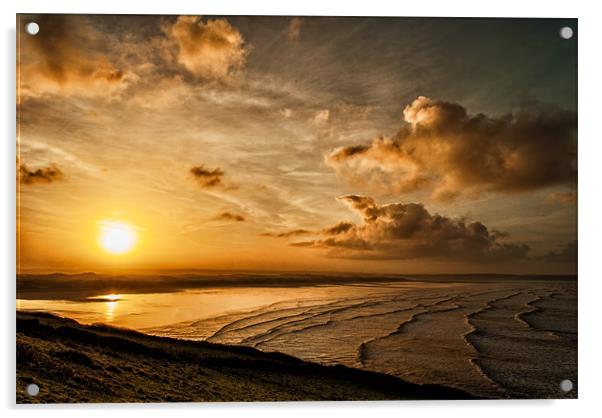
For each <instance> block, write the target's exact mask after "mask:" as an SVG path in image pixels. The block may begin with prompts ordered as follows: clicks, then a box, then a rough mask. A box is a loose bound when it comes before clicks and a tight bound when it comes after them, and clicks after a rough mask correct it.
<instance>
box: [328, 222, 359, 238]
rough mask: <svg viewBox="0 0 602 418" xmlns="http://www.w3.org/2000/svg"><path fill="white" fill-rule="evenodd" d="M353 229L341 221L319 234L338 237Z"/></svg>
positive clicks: (352, 226)
mask: <svg viewBox="0 0 602 418" xmlns="http://www.w3.org/2000/svg"><path fill="white" fill-rule="evenodd" d="M354 227H355V225H354V224H352V223H351V222H346V221H342V222H339V223H338V224H336V225H334V226H331V227H329V228H325V229H323V230H322V231H321V232H322V234H324V235H339V234H344V233H345V232H347V231H349V230H351V229H353V228H354Z"/></svg>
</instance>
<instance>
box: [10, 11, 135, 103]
mask: <svg viewBox="0 0 602 418" xmlns="http://www.w3.org/2000/svg"><path fill="white" fill-rule="evenodd" d="M20 18H21V23H22V24H21V25H20V27H21V28H22V27H23V26H24V23H25V22H28V21H31V20H33V21H35V22H37V23H38V24H39V25H40V32H39V34H38V35H36V36H30V35H27V34H25V33H20V34H19V40H20V43H21V44H20V48H19V53H20V57H19V70H18V71H19V76H20V77H19V79H20V85H19V88H20V92H21V94H23V95H25V96H38V95H41V94H44V93H51V94H74V95H82V96H105V97H106V96H110V95H111V94H112V93H117V92H119V91H121V90H122V89H123V88H124V87H126V86H127V83H128V81H131V79H132V77H133V75H132V74H129V73H128V72H126V71H124V70H123V69H122V68H120V67H119V66H117V64H116V63H115V62H113V60H112V59H111V57H110V56H109V53H108V51H109V50H110V45H108V43H107V40H106V37H104V36H102V35H101V34H100V33H98V32H97V31H96V30H95V29H94V28H93V27H92V26H91V25H90V24H89V22H88V20H87V18H86V17H85V16H72V15H39V16H27V17H25V16H21V17H20Z"/></svg>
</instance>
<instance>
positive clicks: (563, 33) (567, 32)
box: [560, 26, 573, 39]
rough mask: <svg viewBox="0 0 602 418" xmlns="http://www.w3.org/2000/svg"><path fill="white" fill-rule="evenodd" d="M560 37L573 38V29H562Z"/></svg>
mask: <svg viewBox="0 0 602 418" xmlns="http://www.w3.org/2000/svg"><path fill="white" fill-rule="evenodd" d="M560 37H561V38H562V39H571V38H572V37H573V28H571V27H569V26H565V27H563V28H560Z"/></svg>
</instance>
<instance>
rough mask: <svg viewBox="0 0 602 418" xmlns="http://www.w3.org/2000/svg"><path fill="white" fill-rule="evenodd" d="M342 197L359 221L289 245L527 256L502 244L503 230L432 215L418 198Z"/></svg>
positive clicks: (484, 257)
mask: <svg viewBox="0 0 602 418" xmlns="http://www.w3.org/2000/svg"><path fill="white" fill-rule="evenodd" d="M340 199H341V200H342V201H344V202H346V203H347V204H348V205H349V207H350V208H351V209H352V210H353V211H354V212H356V213H357V214H359V215H360V216H361V217H362V220H363V222H362V223H361V224H353V223H351V222H340V223H338V224H337V225H335V226H333V227H331V228H326V229H323V230H322V231H321V234H323V235H330V236H329V237H328V238H322V239H316V240H311V241H302V242H296V243H293V244H291V245H293V246H296V247H306V248H322V249H328V250H329V255H330V256H333V257H340V258H358V259H399V260H403V259H413V258H424V257H447V258H455V259H476V260H479V261H498V260H508V259H521V258H523V259H524V258H526V257H527V253H528V252H529V247H528V246H527V245H524V244H515V243H505V242H501V241H500V239H501V238H504V237H505V236H506V235H507V234H505V233H503V232H499V231H496V230H490V229H489V228H487V227H486V226H485V225H483V224H482V223H481V222H477V221H475V222H469V221H467V220H466V219H464V218H456V219H455V218H449V217H446V216H442V215H439V214H431V213H430V212H429V211H428V210H427V209H426V208H425V207H424V206H423V205H422V204H420V203H391V204H387V205H379V204H378V203H376V202H375V201H374V199H372V198H371V197H367V196H357V195H348V196H342V197H340Z"/></svg>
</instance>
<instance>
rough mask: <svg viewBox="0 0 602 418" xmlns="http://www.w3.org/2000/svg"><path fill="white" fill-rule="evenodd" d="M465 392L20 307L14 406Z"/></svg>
mask: <svg viewBox="0 0 602 418" xmlns="http://www.w3.org/2000/svg"><path fill="white" fill-rule="evenodd" d="M29 383H36V384H37V385H38V386H39V387H40V393H39V395H38V396H37V397H30V396H28V395H27V394H26V392H25V388H26V386H27V385H28V384H29ZM468 398H471V396H470V395H469V394H467V393H465V392H462V391H459V390H455V389H450V388H446V387H443V386H435V385H422V386H421V385H415V384H411V383H407V382H404V381H402V380H399V379H397V378H394V377H392V376H388V375H383V374H379V373H373V372H367V371H362V370H356V369H351V368H347V367H343V366H320V365H317V364H313V363H308V362H304V361H301V360H299V359H296V358H294V357H290V356H286V355H283V354H279V353H262V352H260V351H258V350H255V349H252V348H247V347H234V346H225V345H217V344H210V343H206V342H191V341H183V340H176V339H170V338H161V337H153V336H148V335H145V334H141V333H138V332H134V331H128V330H122V329H116V328H111V327H107V326H104V325H92V326H84V325H81V324H79V323H77V322H75V321H73V320H70V319H65V318H59V317H56V316H52V315H48V314H32V313H22V312H18V313H17V402H18V403H42V402H44V403H52V402H59V403H66V402H202V401H218V402H219V401H222V402H223V401H284V400H378V399H468Z"/></svg>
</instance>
